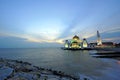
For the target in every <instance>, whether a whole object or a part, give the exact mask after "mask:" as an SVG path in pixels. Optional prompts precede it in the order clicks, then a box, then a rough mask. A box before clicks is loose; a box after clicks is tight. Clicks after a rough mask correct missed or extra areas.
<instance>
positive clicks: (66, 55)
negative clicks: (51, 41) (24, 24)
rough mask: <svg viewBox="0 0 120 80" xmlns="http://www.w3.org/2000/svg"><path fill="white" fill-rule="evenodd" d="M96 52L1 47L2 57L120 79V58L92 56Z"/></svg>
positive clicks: (97, 79)
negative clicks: (119, 59) (119, 61)
mask: <svg viewBox="0 0 120 80" xmlns="http://www.w3.org/2000/svg"><path fill="white" fill-rule="evenodd" d="M94 52H96V51H94V50H92V51H87V50H82V51H80V50H78V51H70V50H62V49H61V48H1V49H0V58H7V59H15V60H22V61H27V62H30V63H32V64H33V65H36V66H39V67H44V68H48V69H53V70H58V71H63V72H65V73H67V74H71V75H76V76H79V75H84V76H87V77H90V78H92V79H94V80H120V79H119V76H120V64H119V63H118V60H115V59H107V58H95V57H92V56H91V55H90V53H94Z"/></svg>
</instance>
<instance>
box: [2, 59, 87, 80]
mask: <svg viewBox="0 0 120 80" xmlns="http://www.w3.org/2000/svg"><path fill="white" fill-rule="evenodd" d="M0 80H81V79H79V78H76V77H74V76H71V75H67V74H65V73H63V72H61V71H55V70H51V69H44V68H40V67H37V66H34V65H32V64H30V63H28V62H22V61H17V60H9V59H2V58H0ZM82 80H89V79H87V78H84V79H82Z"/></svg>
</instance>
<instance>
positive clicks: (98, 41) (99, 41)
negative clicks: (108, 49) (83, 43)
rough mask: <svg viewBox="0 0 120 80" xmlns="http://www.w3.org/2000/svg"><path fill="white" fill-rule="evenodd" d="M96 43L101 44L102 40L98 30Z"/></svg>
mask: <svg viewBox="0 0 120 80" xmlns="http://www.w3.org/2000/svg"><path fill="white" fill-rule="evenodd" d="M97 45H98V46H100V45H102V40H101V37H100V34H99V31H97Z"/></svg>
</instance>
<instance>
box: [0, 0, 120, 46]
mask: <svg viewBox="0 0 120 80" xmlns="http://www.w3.org/2000/svg"><path fill="white" fill-rule="evenodd" d="M97 30H99V32H100V34H101V37H102V40H103V41H114V42H120V38H119V37H120V0H0V47H1V48H4V47H45V46H61V45H62V43H63V41H64V40H66V39H71V38H72V37H73V36H74V35H78V36H79V37H80V38H81V39H82V38H87V40H88V42H93V41H96V32H97Z"/></svg>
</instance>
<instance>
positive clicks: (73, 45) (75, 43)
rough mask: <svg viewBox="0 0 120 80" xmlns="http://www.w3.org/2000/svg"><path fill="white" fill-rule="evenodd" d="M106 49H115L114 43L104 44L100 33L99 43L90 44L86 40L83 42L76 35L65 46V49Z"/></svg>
mask: <svg viewBox="0 0 120 80" xmlns="http://www.w3.org/2000/svg"><path fill="white" fill-rule="evenodd" d="M105 47H115V44H114V43H113V42H102V39H101V37H100V33H99V31H97V41H96V42H94V43H89V44H88V42H87V40H86V39H85V38H84V39H83V40H81V39H80V38H79V37H78V36H77V35H75V36H74V37H73V38H72V39H71V40H66V41H65V44H64V49H87V50H88V49H89V50H90V49H94V48H105Z"/></svg>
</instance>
